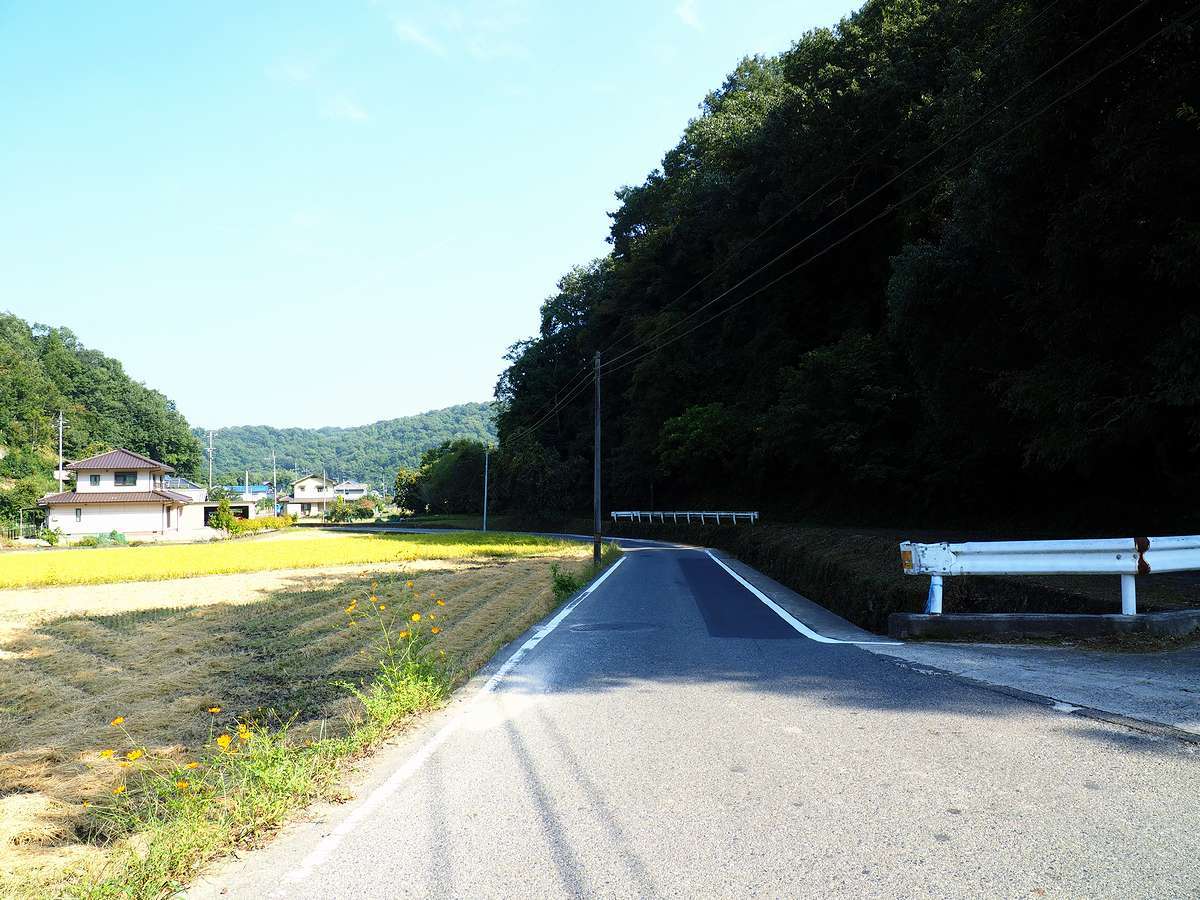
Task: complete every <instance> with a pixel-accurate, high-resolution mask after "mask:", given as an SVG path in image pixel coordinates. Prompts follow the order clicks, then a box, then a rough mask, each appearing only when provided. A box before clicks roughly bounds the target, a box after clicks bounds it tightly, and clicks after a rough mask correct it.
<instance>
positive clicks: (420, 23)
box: [391, 0, 529, 62]
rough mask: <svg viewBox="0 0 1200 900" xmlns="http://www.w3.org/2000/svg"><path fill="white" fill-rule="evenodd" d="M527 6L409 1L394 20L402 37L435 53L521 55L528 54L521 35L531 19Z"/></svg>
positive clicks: (504, 1) (503, 1)
mask: <svg viewBox="0 0 1200 900" xmlns="http://www.w3.org/2000/svg"><path fill="white" fill-rule="evenodd" d="M526 10H527V0H468V2H466V3H463V4H462V5H460V6H452V7H448V8H447V7H445V6H442V5H439V4H435V3H429V4H425V5H424V8H419V9H417V10H414V9H413V8H412V6H411V5H408V4H406V6H405V9H404V11H403V13H402V14H396V15H393V16H392V19H391V22H392V30H393V31H394V32H395V33H396V36H397V37H398V38H399V39H400V40H402V41H404V42H405V43H407V44H412V45H413V46H416V47H420V48H422V49H423V50H426V51H427V52H429V53H432V54H434V55H435V56H452V55H455V54H466V55H468V56H471V57H473V58H474V59H478V60H481V61H484V62H487V61H491V60H497V59H521V58H525V57H527V56H528V55H529V53H528V50H527V49H526V47H525V45H524V44H523V43H522V42H521V41H520V39H519V34H520V31H521V29H522V27H523V26H524V25H525V23H526V22H527V21H528V15H527V11H526Z"/></svg>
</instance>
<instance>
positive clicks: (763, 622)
mask: <svg viewBox="0 0 1200 900" xmlns="http://www.w3.org/2000/svg"><path fill="white" fill-rule="evenodd" d="M679 569H680V571H681V572H682V573H683V577H684V579H685V580H686V581H687V584H688V588H690V590H691V594H692V598H693V599H694V600H695V601H696V606H697V607H698V608H699V610H700V615H702V616H703V617H704V624H705V626H707V628H708V633H709V634H710V635H711V636H712V637H718V638H754V639H756V640H793V641H794V640H796V639H797V638H799V637H800V635H799V634H798V633H797V632H796V630H795V629H794V628H792V626H790V625H788V624H787V622H785V621H783V619H781V618H779V616H777V615H775V613H773V612H772V611H771V610H770V609H769V608H768V607H767V605H766V604H765V603H760V602H759V600H758V598H757V597H755V596H754V595H753V594H751V593H750V592H749V591H747V590H746V589H745V588H744V587H742V586H741V585H740V584H738V583H737V582H736V581H734V579H733V578H732V576H730V575H729V573H728V572H726V571H725V570H724V569H722V568H721V567H720V566H718V565H717V564H716V563H714V562H713V561H712V560H710V559H707V558H705V557H683V558H681V559H680V560H679Z"/></svg>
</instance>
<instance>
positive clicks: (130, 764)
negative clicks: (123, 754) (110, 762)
mask: <svg viewBox="0 0 1200 900" xmlns="http://www.w3.org/2000/svg"><path fill="white" fill-rule="evenodd" d="M117 765H118V766H120V767H121V768H122V769H128V768H129V767H130V766H132V765H133V763H127V762H123V763H117Z"/></svg>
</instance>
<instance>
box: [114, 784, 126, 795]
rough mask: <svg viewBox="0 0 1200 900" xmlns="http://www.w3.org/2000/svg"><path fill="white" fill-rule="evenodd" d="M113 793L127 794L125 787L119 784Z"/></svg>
mask: <svg viewBox="0 0 1200 900" xmlns="http://www.w3.org/2000/svg"><path fill="white" fill-rule="evenodd" d="M113 793H114V794H123V793H125V785H123V784H118V785H117V786H116V787H115V788H113Z"/></svg>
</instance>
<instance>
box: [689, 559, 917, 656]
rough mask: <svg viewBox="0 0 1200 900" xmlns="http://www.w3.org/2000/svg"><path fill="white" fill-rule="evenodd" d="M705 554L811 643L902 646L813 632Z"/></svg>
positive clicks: (719, 562)
mask: <svg viewBox="0 0 1200 900" xmlns="http://www.w3.org/2000/svg"><path fill="white" fill-rule="evenodd" d="M704 552H705V553H707V554H708V558H709V559H711V560H712V561H713V562H715V563H716V564H717V565H718V566H720V567H721V568H722V569H724V570H725V571H726V572H728V573H729V574H730V575H732V576H733V577H734V579H735V580H736V581H737V582H738V584H740V585H741V586H742V587H744V588H745V589H746V590H748V591H749V592H750V593H752V594H753V595H754V596H755V597H757V598H758V599H759V600H761V601H762V602H763V603H765V604H767V606H769V607H770V608H771V610H772V611H773V612H774V613H775V614H776V615H777V616H779V618H781V619H783V621H785V622H787V623H788V624H789V625H791V626H792V627H793V628H795V629H796V630H797V631H798V632H800V633H801V634H802V635H804V636H805V637H806V638H808V639H809V640H810V641H816V642H817V643H818V644H870V645H871V646H876V645H878V646H881V647H899V646H900V643H901V642H899V641H842V640H838V639H837V638H831V637H825V635H823V634H817V633H816V632H815V631H813V630H812V629H811V628H809V627H808V626H807V625H805V624H804V623H803V622H801V621H800V620H799V619H797V618H796V617H795V616H793V615H792V614H791V613H790V612H788V611H787V610H786V609H784V608H783V607H782V606H780V605H779V604H778V603H776V602H775V601H774V600H772V599H771V598H770V597H768V596H767V595H766V594H764V593H763V592H762V591H760V590H759V589H758V588H756V587H755V586H754V585H752V584H751V583H750V582H748V581H747V580H746V579H745V578H743V577H742V576H741V575H739V574H738V573H737V572H735V571H733V569H731V568H729V566H727V565H725V563H723V562H721V560H719V559H717V557H716V556H715V555H713V552H712V551H711V550H705V551H704Z"/></svg>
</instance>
